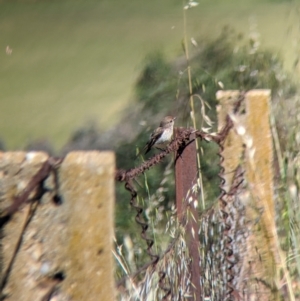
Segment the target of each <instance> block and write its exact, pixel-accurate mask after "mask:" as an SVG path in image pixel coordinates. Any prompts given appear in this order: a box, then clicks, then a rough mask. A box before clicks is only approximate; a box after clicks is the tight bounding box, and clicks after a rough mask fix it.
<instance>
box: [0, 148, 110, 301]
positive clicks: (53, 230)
mask: <svg viewBox="0 0 300 301" xmlns="http://www.w3.org/2000/svg"><path fill="white" fill-rule="evenodd" d="M47 160H48V156H47V155H46V154H45V153H34V152H31V153H27V154H26V153H14V152H11V153H3V154H2V155H1V154H0V198H1V202H0V205H1V212H3V209H4V208H5V207H8V206H10V205H11V203H12V201H13V199H14V197H15V196H17V195H18V194H19V193H21V192H22V191H23V190H24V189H25V188H26V185H27V184H28V182H29V181H30V179H31V178H32V177H33V176H34V175H35V174H36V172H37V171H38V170H39V169H40V167H41V166H42V165H43V163H45V161H47ZM114 162H115V160H114V154H113V153H111V152H103V153H99V152H73V153H70V154H68V155H67V157H66V158H65V160H64V161H63V163H62V165H61V167H60V168H59V169H58V192H59V196H60V197H61V203H58V202H55V201H54V199H53V197H54V191H56V187H55V184H56V183H55V182H56V180H57V179H55V177H54V176H53V174H52V173H50V175H49V176H48V178H47V179H46V180H45V181H43V183H40V185H38V186H39V187H36V189H35V190H34V191H33V192H32V193H31V195H30V197H29V200H28V202H27V203H26V204H24V205H23V206H22V207H21V208H20V209H19V210H18V211H17V212H15V213H14V214H13V215H12V216H11V218H10V219H7V220H5V221H4V220H3V218H2V241H1V246H2V250H1V257H2V267H1V270H2V273H1V276H2V277H1V283H2V285H1V286H2V290H1V293H2V296H5V300H8V301H13V300H22V301H32V300H42V301H44V300H52V298H53V300H54V298H55V300H57V301H63V300H74V301H81V300H91V301H93V300H95V301H96V300H97V301H98V300H114V297H115V293H114V292H115V290H114V279H113V270H114V269H113V258H112V253H111V250H112V239H113V207H114V172H115V163H114ZM41 188H42V190H40V189H41ZM2 296H1V297H2Z"/></svg>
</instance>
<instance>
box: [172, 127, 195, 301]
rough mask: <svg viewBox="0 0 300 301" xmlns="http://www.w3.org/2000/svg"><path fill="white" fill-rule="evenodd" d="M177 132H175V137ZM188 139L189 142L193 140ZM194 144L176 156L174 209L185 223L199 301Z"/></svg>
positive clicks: (192, 281)
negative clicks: (175, 208)
mask: <svg viewBox="0 0 300 301" xmlns="http://www.w3.org/2000/svg"><path fill="white" fill-rule="evenodd" d="M176 133H177V131H176V130H175V135H176ZM192 136H193V137H190V138H191V140H192V139H194V138H195V136H194V135H192ZM196 156H197V153H196V143H195V141H193V142H191V143H190V144H189V145H188V146H187V147H186V148H185V149H184V150H183V151H182V152H181V153H177V154H176V161H175V180H176V207H177V216H178V219H179V220H181V221H184V222H185V223H186V234H187V241H188V248H189V254H190V258H191V260H192V263H191V283H192V284H191V294H192V298H193V300H195V301H200V300H201V286H200V256H199V238H198V232H199V225H198V211H197V210H198V209H197V208H198V205H197V204H198V195H197V193H196V191H197V188H196V189H194V188H195V187H194V186H196V185H197V179H198V172H197V162H196Z"/></svg>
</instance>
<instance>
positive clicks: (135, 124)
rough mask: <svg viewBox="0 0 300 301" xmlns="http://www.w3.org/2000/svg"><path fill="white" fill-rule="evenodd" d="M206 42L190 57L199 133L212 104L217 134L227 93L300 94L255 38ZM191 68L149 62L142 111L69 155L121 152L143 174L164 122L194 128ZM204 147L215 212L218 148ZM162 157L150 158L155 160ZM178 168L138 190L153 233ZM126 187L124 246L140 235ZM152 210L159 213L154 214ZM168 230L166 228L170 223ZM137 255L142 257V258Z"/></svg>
mask: <svg viewBox="0 0 300 301" xmlns="http://www.w3.org/2000/svg"><path fill="white" fill-rule="evenodd" d="M199 40H201V46H199V47H197V48H194V49H193V51H191V55H190V62H189V64H190V66H191V71H192V87H193V95H195V97H194V99H195V112H196V121H197V128H201V127H208V125H207V124H206V123H205V120H204V118H203V112H201V108H202V107H203V103H204V102H205V103H206V104H207V105H206V106H205V108H206V114H207V115H208V116H209V117H210V119H211V120H212V121H213V122H214V126H213V128H212V131H215V130H216V124H217V123H216V109H215V107H216V105H217V102H216V98H215V94H216V92H217V91H218V90H220V89H221V88H223V89H226V90H230V89H239V90H245V91H247V90H249V89H259V88H262V89H271V91H272V96H273V97H272V98H273V99H275V100H276V101H278V102H280V101H284V99H285V98H287V97H290V96H291V95H293V94H294V93H295V91H296V88H295V86H294V85H293V83H292V81H291V80H290V78H289V76H288V75H287V74H286V73H285V71H284V69H283V67H282V63H281V60H280V58H279V57H278V56H277V55H275V54H274V53H273V52H272V51H267V50H261V49H260V48H259V41H258V40H256V39H255V38H252V39H250V40H245V39H244V38H243V37H242V36H241V35H238V34H235V33H234V32H233V31H232V30H230V29H229V28H224V30H223V32H222V33H221V35H220V36H219V37H217V38H216V39H199ZM187 67H188V63H187V61H186V59H185V56H182V57H178V58H177V59H176V60H174V61H172V62H170V61H168V60H167V59H166V58H165V57H164V55H163V53H161V52H155V53H152V54H149V55H148V56H147V57H146V58H145V61H144V67H143V69H142V71H141V74H140V76H139V78H138V80H137V82H136V86H135V96H136V97H135V98H136V103H135V104H133V105H132V106H131V107H129V109H128V111H127V112H126V113H125V114H124V117H123V119H122V121H121V122H120V124H119V125H118V126H117V127H115V128H114V129H113V130H110V131H108V132H106V133H104V132H101V131H100V130H99V129H98V128H97V126H96V125H95V124H94V123H90V124H88V125H87V126H86V127H85V128H82V129H79V130H77V131H76V132H75V133H74V135H73V137H71V139H70V141H69V142H68V144H67V145H66V146H65V148H64V153H65V152H67V151H70V150H73V149H82V150H87V149H100V150H103V149H114V150H115V152H116V159H117V168H122V169H130V168H134V167H135V166H138V165H139V164H140V163H141V160H143V159H142V157H141V156H139V157H138V158H136V152H137V150H138V149H142V148H143V146H144V145H145V143H146V141H147V139H148V137H149V135H150V133H151V132H152V131H153V129H154V128H156V127H157V125H158V123H159V121H160V120H161V118H162V117H163V116H166V115H169V114H170V115H174V116H176V117H177V119H176V126H190V125H191V121H190V103H189V92H188V91H189V90H188V76H187ZM209 107H210V108H211V109H208V108H209ZM283 133H284V132H283ZM279 134H280V131H279ZM280 139H281V137H280ZM200 147H201V149H202V155H201V172H202V176H203V184H204V193H205V199H206V202H207V206H209V205H210V204H212V203H213V202H214V201H215V200H216V199H217V196H218V194H219V188H218V185H219V179H218V175H217V174H218V171H219V167H218V163H219V160H218V157H217V156H216V154H217V151H218V147H217V146H216V145H215V144H213V143H207V142H201V143H200ZM155 152H156V151H155V150H154V151H151V152H150V154H149V156H151V155H153V153H155ZM147 157H148V155H147ZM172 160H173V158H172V157H171V156H170V158H168V159H166V160H165V161H164V162H163V163H162V164H159V165H158V166H155V167H154V168H152V169H151V170H149V171H147V173H146V175H145V176H144V178H142V177H140V178H139V179H137V181H138V182H136V183H135V186H136V188H137V189H138V194H139V200H140V202H141V203H143V202H149V203H147V205H145V204H144V205H145V208H148V207H149V206H150V205H151V207H152V211H153V212H152V213H151V214H150V213H149V212H148V213H147V212H145V218H146V219H147V220H149V218H150V216H151V219H152V220H151V223H153V224H154V225H158V224H160V223H161V222H162V220H163V219H164V218H163V217H162V215H161V214H158V213H159V212H162V211H168V210H169V209H170V208H171V206H172V205H173V204H174V203H175V192H174V175H173V172H169V173H167V174H165V175H164V173H165V172H166V168H167V166H168V169H172V165H170V164H169V163H170V161H172ZM171 164H172V163H171ZM170 166H171V167H170ZM123 186H124V185H123V184H117V189H116V235H117V241H118V242H119V243H120V244H122V239H123V237H124V236H125V235H127V234H128V233H132V234H136V232H137V231H138V232H140V228H139V226H138V225H137V224H136V223H135V222H134V216H135V212H134V210H133V209H132V208H131V206H130V204H129V201H130V194H129V192H128V191H126V190H125V188H124V187H123ZM158 191H160V193H159V196H158V195H157V194H158ZM155 198H156V199H155ZM158 199H159V201H158ZM150 202H151V204H150ZM153 204H157V206H158V207H157V208H154V207H155V206H153ZM162 208H163V210H162ZM164 216H165V215H164ZM158 217H159V218H158ZM162 224H164V225H165V221H164V223H162ZM154 229H155V227H154ZM132 237H134V238H133V242H135V240H139V239H140V237H139V235H133V236H132ZM137 245H140V244H137ZM138 253H139V252H138V251H137V250H136V254H138Z"/></svg>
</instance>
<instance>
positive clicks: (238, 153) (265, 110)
mask: <svg viewBox="0 0 300 301" xmlns="http://www.w3.org/2000/svg"><path fill="white" fill-rule="evenodd" d="M270 96H271V93H270V90H250V91H248V92H247V93H245V94H244V95H243V96H242V95H241V94H240V92H239V91H235V90H234V91H218V92H217V99H218V101H219V103H220V106H219V107H218V120H219V129H220V128H222V126H223V124H224V123H225V120H226V115H227V114H230V115H231V118H232V120H233V121H234V125H235V127H234V128H233V129H232V130H231V131H230V133H229V134H228V136H227V137H226V140H225V141H224V151H223V152H222V156H223V158H224V162H223V167H224V169H225V170H224V179H225V187H224V188H225V190H226V191H228V188H229V187H230V186H231V184H232V180H233V174H234V170H235V169H236V168H237V167H238V166H239V165H240V166H242V169H243V170H244V171H245V179H246V180H247V186H246V187H245V189H244V192H243V194H241V195H240V196H239V199H240V200H241V202H242V204H243V206H244V207H245V215H246V219H247V220H248V221H249V222H248V225H247V227H248V230H249V237H247V241H246V252H245V253H244V254H239V255H240V257H239V258H240V260H239V265H241V266H243V268H241V270H242V271H243V273H240V274H239V275H235V276H236V277H238V278H239V280H238V281H237V283H238V285H237V287H236V289H237V290H238V291H242V290H245V291H246V292H247V294H248V295H247V298H250V299H251V298H253V297H254V296H255V297H259V298H260V300H270V298H273V299H274V300H277V299H276V298H277V297H276V289H277V288H278V287H276V286H277V284H278V275H276V273H277V271H278V270H277V269H276V266H278V264H279V256H278V250H279V248H278V247H279V243H278V237H277V233H276V225H275V209H274V195H273V187H274V184H273V170H272V160H273V148H272V137H271V130H270V124H269V115H270ZM241 97H242V98H243V102H242V103H241V106H240V108H239V110H238V112H234V107H235V103H237V101H238V100H239V99H241ZM229 205H230V204H229ZM227 208H228V210H230V206H227ZM233 243H235V241H233ZM250 276H251V277H250ZM244 279H247V281H244V282H245V283H243V280H244ZM256 279H261V282H257V281H256ZM243 286H245V287H246V289H245V288H244V287H243ZM274 292H275V293H274ZM273 299H272V300H273Z"/></svg>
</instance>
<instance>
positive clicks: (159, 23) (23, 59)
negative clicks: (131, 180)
mask: <svg viewBox="0 0 300 301" xmlns="http://www.w3.org/2000/svg"><path fill="white" fill-rule="evenodd" d="M299 54H300V1H296V0H290V1H289V0H198V1H197V2H196V1H192V0H190V1H188V0H183V1H181V0H151V1H141V0H130V1H120V0H0V78H1V80H0V150H20V149H21V150H44V151H47V152H48V153H49V154H50V155H55V156H64V155H65V154H66V153H67V152H69V151H71V150H90V149H93V150H94V149H96V150H106V149H110V150H114V152H115V153H116V159H117V168H123V169H129V168H133V167H135V166H137V165H139V164H140V163H141V162H142V161H143V160H144V159H143V157H139V158H136V153H137V151H138V150H139V149H140V148H142V147H143V146H144V145H145V143H146V141H147V140H148V137H149V134H150V133H151V132H152V130H153V129H154V128H156V127H157V125H158V123H159V121H160V120H161V119H162V117H163V116H166V115H174V116H176V117H177V119H176V126H191V125H192V123H191V118H190V113H191V108H190V102H189V98H190V97H189V96H190V92H189V83H191V86H192V90H193V94H194V95H195V111H194V112H195V115H196V123H197V124H196V127H197V128H198V129H200V128H203V127H204V128H209V130H210V131H211V132H212V131H216V128H217V127H216V125H217V122H216V121H217V120H216V119H217V118H216V105H217V103H216V98H215V95H216V92H217V91H218V90H220V89H225V90H230V89H239V90H244V91H247V90H249V89H271V91H272V103H271V107H272V108H271V112H272V114H271V120H272V133H273V135H274V137H273V139H274V141H275V142H276V143H275V145H276V148H275V150H274V171H275V182H276V187H274V191H276V201H278V202H277V203H276V221H277V222H278V232H279V233H280V240H281V241H280V243H281V245H282V247H283V249H285V250H289V251H290V253H291V255H292V256H293V258H296V259H295V260H296V261H297V262H296V263H294V262H292V263H291V270H292V272H291V273H292V276H293V277H295V279H297V281H298V278H297V277H298V276H299V275H300V272H299V271H300V261H299V258H300V256H299V247H297V246H299V245H300V235H299V232H297V235H295V233H294V232H293V231H294V229H300V228H299V224H300V221H299V216H300V215H299V214H298V215H297V214H296V213H298V211H299V206H298V204H299V202H298V201H297V203H296V202H295V203H293V202H294V201H295V196H294V194H293V195H291V194H290V193H289V191H292V192H294V191H296V192H297V193H296V194H297V198H298V199H299V194H298V191H299V187H300V167H299V166H300V163H299V162H300V152H299V149H300V130H299V124H300V93H299V89H298V83H299V75H300V65H299V64H300V63H299ZM189 66H190V67H191V79H189V76H188V72H187V70H188V67H189ZM200 147H201V170H200V172H201V175H202V180H203V186H202V187H201V188H202V190H203V194H204V195H205V200H206V202H207V204H206V208H208V207H209V206H213V205H214V204H217V200H218V199H217V197H218V195H219V193H220V189H219V184H220V180H219V178H218V172H219V170H220V169H219V168H220V167H219V159H218V157H217V152H218V146H217V145H214V144H213V143H204V142H201V143H200ZM154 153H155V152H152V151H151V152H150V154H149V155H150V156H151V155H153V154H154ZM147 156H148V154H147ZM135 184H136V189H137V190H138V197H139V202H140V204H142V206H143V207H144V208H145V210H144V215H145V219H146V220H147V221H148V222H149V223H150V222H151V227H152V230H151V231H152V232H153V235H155V242H156V248H161V250H163V249H164V248H165V247H166V242H167V241H169V239H170V237H166V236H168V235H166V231H165V229H166V225H167V223H168V221H169V220H170V219H169V216H168V214H169V215H170V212H172V208H173V209H174V195H175V192H174V176H173V162H172V156H169V157H168V158H167V159H166V160H165V161H163V162H161V164H159V165H157V166H155V167H154V168H151V169H150V170H149V171H147V173H145V174H144V175H143V176H141V177H140V179H139V182H138V183H135ZM298 199H297V200H298ZM201 210H204V208H199V211H201ZM293 213H295V216H294V215H293ZM274 219H275V218H274ZM115 227H116V229H115V230H116V232H115V233H116V245H117V246H118V245H119V246H122V245H123V243H124V246H125V249H126V251H125V253H126V254H127V255H128V256H127V255H126V256H127V257H128V262H129V265H130V266H131V271H134V270H135V269H136V262H138V263H139V264H138V265H140V262H141V261H142V260H144V261H147V259H145V256H144V255H145V252H143V251H142V247H141V246H142V245H143V242H141V238H140V235H139V233H140V228H139V227H137V225H136V223H135V213H134V210H133V209H132V207H131V206H130V195H129V193H128V191H125V189H124V187H123V185H116V219H115ZM291 230H293V231H291ZM295 231H296V230H295ZM297 231H298V230H297ZM291 241H292V243H291ZM128 242H130V243H128ZM132 242H133V244H132ZM130 246H131V247H130ZM132 246H134V247H132ZM158 251H159V250H158ZM138 265H137V266H138ZM116 274H117V278H121V277H122V275H123V274H124V273H123V271H122V269H120V268H118V269H117V271H116ZM297 294H298V296H300V290H299V287H298V286H297ZM299 300H300V299H299Z"/></svg>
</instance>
